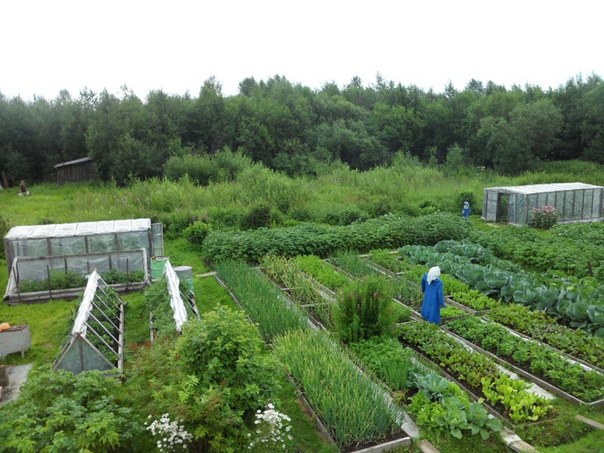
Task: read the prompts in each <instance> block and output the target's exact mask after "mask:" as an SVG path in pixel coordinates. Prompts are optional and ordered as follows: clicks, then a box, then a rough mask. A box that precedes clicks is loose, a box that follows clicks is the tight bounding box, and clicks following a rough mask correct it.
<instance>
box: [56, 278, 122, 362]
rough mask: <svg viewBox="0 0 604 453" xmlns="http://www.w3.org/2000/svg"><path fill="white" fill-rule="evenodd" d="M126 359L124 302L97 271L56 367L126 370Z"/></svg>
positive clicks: (88, 283)
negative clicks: (124, 366)
mask: <svg viewBox="0 0 604 453" xmlns="http://www.w3.org/2000/svg"><path fill="white" fill-rule="evenodd" d="M123 362H124V302H123V301H122V300H121V299H120V298H119V296H118V295H117V294H116V293H115V291H113V290H112V289H111V287H109V286H108V285H107V283H105V281H103V279H102V278H101V276H100V275H99V274H97V273H96V272H95V271H93V272H92V273H91V274H90V276H89V277H88V282H87V284H86V290H85V291H84V295H83V297H82V301H81V302H80V307H79V308H78V312H77V315H76V318H75V320H74V322H73V327H72V329H71V333H70V335H69V337H68V339H67V342H66V343H65V344H64V346H63V348H62V350H61V353H60V355H59V357H58V359H57V360H56V361H55V364H54V369H55V370H56V369H60V370H67V371H71V372H72V373H75V374H78V373H81V372H82V371H90V370H100V371H116V370H117V371H118V372H121V371H122V367H123Z"/></svg>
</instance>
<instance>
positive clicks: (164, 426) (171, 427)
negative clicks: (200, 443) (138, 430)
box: [145, 414, 193, 451]
mask: <svg viewBox="0 0 604 453" xmlns="http://www.w3.org/2000/svg"><path fill="white" fill-rule="evenodd" d="M149 418H151V416H150V415H149ZM145 425H146V423H145ZM146 429H147V430H148V431H151V434H153V437H155V438H157V439H158V440H157V442H156V445H157V448H158V449H159V451H179V450H186V449H187V442H189V441H191V440H192V439H193V435H192V434H189V433H188V432H187V431H186V430H185V427H184V426H182V425H180V424H179V423H178V420H174V421H172V422H171V421H170V415H169V414H164V415H162V416H161V418H160V419H159V420H153V422H152V423H151V424H150V425H148V426H147V428H146Z"/></svg>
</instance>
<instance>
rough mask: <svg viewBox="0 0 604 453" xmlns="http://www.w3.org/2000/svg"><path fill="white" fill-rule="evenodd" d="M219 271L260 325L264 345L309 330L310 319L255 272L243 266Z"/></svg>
mask: <svg viewBox="0 0 604 453" xmlns="http://www.w3.org/2000/svg"><path fill="white" fill-rule="evenodd" d="M216 271H217V272H218V274H219V275H220V277H221V278H222V279H223V280H224V281H225V283H226V284H227V286H228V287H229V288H230V289H231V291H233V293H234V294H235V296H236V297H237V299H238V300H239V302H240V303H241V304H242V305H243V306H244V308H245V310H246V311H247V312H248V314H249V315H250V317H251V318H252V320H253V321H254V322H256V323H258V326H259V328H260V332H261V333H262V336H263V338H264V339H265V341H269V342H270V341H272V340H273V338H275V336H277V335H281V334H283V333H285V332H288V331H290V330H304V329H307V328H308V319H307V318H306V316H305V315H304V313H303V312H301V311H300V309H299V308H297V307H296V306H292V305H289V304H288V303H287V301H286V300H285V298H284V297H283V294H281V291H280V290H279V289H278V288H276V287H275V285H273V284H272V283H271V282H270V281H269V280H267V279H266V277H264V276H262V274H261V273H260V272H258V271H257V270H256V269H253V268H250V267H249V266H247V265H246V264H244V263H242V262H236V261H231V262H223V263H220V264H218V265H217V266H216Z"/></svg>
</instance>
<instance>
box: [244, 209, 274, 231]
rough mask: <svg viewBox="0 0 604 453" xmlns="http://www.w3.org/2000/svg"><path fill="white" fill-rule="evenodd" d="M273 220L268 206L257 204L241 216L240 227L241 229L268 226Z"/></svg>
mask: <svg viewBox="0 0 604 453" xmlns="http://www.w3.org/2000/svg"><path fill="white" fill-rule="evenodd" d="M272 222H273V216H272V214H271V208H270V206H268V205H266V204H259V205H256V206H253V207H252V208H251V209H250V210H249V211H248V212H247V213H246V214H244V215H243V217H242V218H241V222H240V225H241V229H242V230H255V229H257V228H262V227H267V228H268V227H270V226H271V224H272Z"/></svg>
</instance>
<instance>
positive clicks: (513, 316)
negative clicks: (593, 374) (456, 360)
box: [487, 305, 604, 367]
mask: <svg viewBox="0 0 604 453" xmlns="http://www.w3.org/2000/svg"><path fill="white" fill-rule="evenodd" d="M487 316H488V317H489V319H492V320H493V321H497V322H498V323H500V324H503V325H505V326H508V327H511V328H512V329H514V330H516V331H518V332H521V333H523V334H525V335H528V336H530V337H531V338H534V339H536V340H539V341H542V342H544V343H547V344H549V345H551V346H554V347H555V348H558V349H560V350H561V351H564V352H566V353H568V354H571V355H573V356H575V357H578V358H580V359H582V360H584V361H586V362H589V363H592V364H594V365H596V366H599V367H604V340H603V339H602V338H598V337H595V336H593V335H589V334H588V333H585V332H583V331H582V330H575V329H571V328H569V327H567V326H562V325H560V324H557V323H556V320H555V319H553V318H551V317H550V316H548V315H546V314H545V313H543V312H540V311H531V310H529V309H528V307H525V306H523V305H501V306H498V307H495V308H494V309H493V310H491V311H490V312H489V313H488V315H487Z"/></svg>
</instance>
